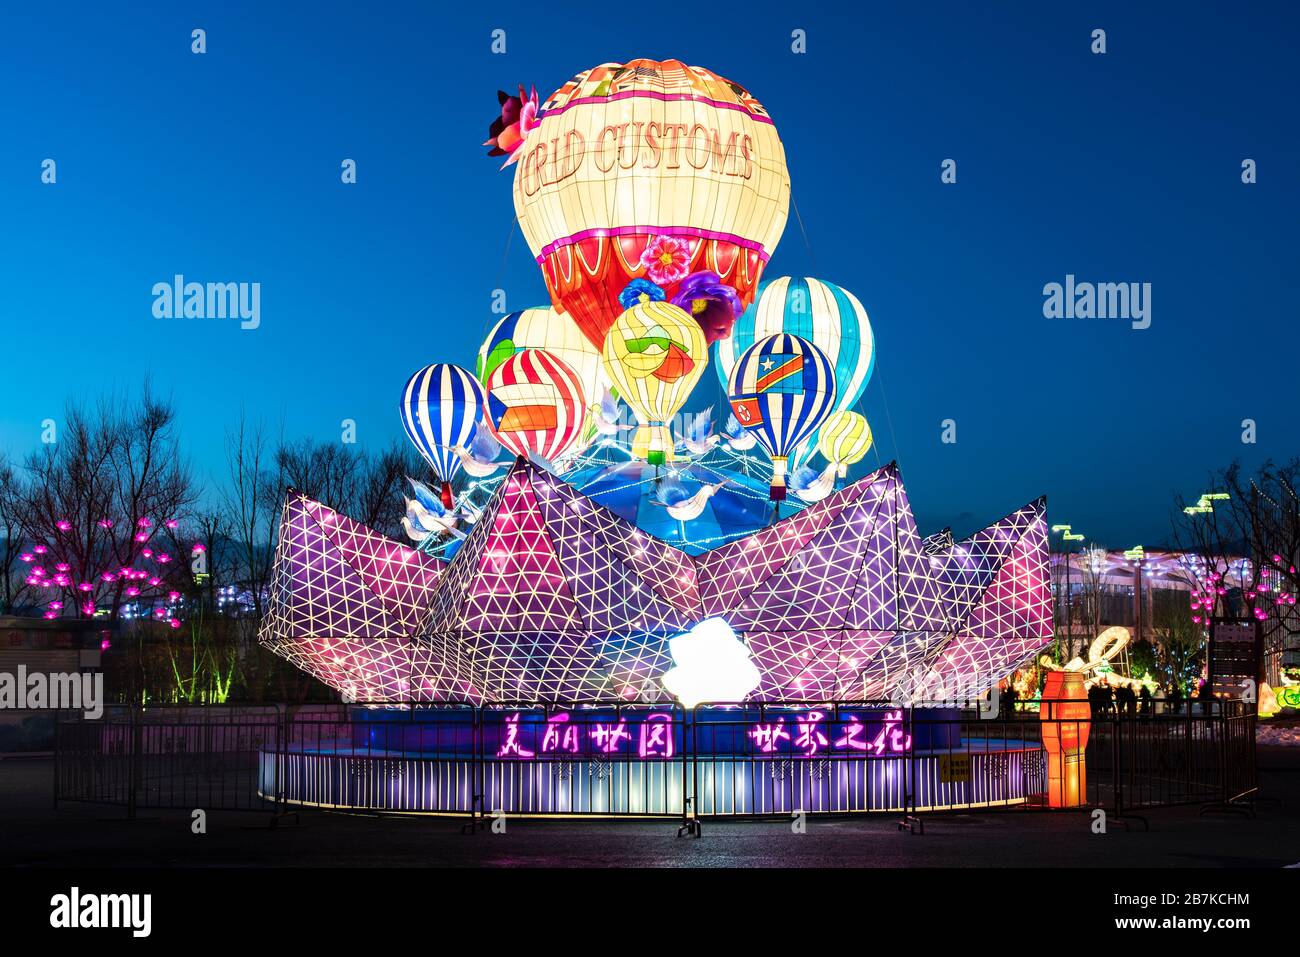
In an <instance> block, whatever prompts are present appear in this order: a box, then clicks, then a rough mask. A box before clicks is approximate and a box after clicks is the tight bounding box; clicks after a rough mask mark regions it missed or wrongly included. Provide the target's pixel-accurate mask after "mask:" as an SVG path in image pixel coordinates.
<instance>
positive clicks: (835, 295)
mask: <svg viewBox="0 0 1300 957" xmlns="http://www.w3.org/2000/svg"><path fill="white" fill-rule="evenodd" d="M779 332H784V333H789V334H790V335H794V336H799V337H800V338H801V339H807V340H809V341H810V342H812V343H813V345H815V346H817V348H819V349H821V351H822V352H824V353H826V355H827V356H829V357H830V360H831V364H832V366H833V367H834V369H835V384H836V398H835V411H837V412H839V411H846V410H849V409H852V408H853V407H854V406H856V405H857V404H858V399H860V398H861V397H862V393H863V392H864V391H865V390H866V388H867V382H868V381H869V380H870V379H871V372H872V370H873V369H874V368H875V364H876V348H875V338H874V336H873V335H872V332H871V321H870V320H869V319H868V318H867V311H866V310H865V309H863V308H862V303H860V302H858V300H857V297H856V296H854V295H853V293H851V292H849V291H848V290H847V289H842V288H840V287H839V286H837V285H835V284H834V283H831V282H826V281H824V280H821V279H794V278H791V277H790V276H780V277H778V278H776V279H773V280H770V281H768V282H764V283H763V284H762V285H761V286H759V288H758V296H757V297H756V298H755V300H754V302H753V304H752V305H750V307H749V308H748V309H746V310H745V312H744V315H742V316H741V317H740V319H739V320H737V322H736V328H735V330H734V331H733V332H732V335H731V338H729V339H725V340H722V341H719V342H718V344H717V346H716V347H715V352H714V357H713V362H714V367H715V368H716V369H717V372H718V381H719V382H721V383H722V387H723V388H724V389H725V388H727V383H728V381H729V380H730V378H731V370H732V369H733V368H735V365H736V360H737V359H738V358H739V356H740V354H741V353H743V352H744V351H745V350H746V349H748V348H749V347H750V346H752V345H753V344H754V343H756V342H758V341H759V340H761V339H764V338H766V337H767V336H772V335H776V334H777V333H779ZM814 447H815V443H814V442H809V443H808V445H807V447H806V448H805V449H803V450H801V453H800V458H802V455H803V453H811V452H812V450H813V448H814Z"/></svg>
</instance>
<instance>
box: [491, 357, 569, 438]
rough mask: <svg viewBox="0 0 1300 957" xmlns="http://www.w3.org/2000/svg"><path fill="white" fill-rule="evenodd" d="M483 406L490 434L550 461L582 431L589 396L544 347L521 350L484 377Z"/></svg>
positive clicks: (566, 364)
mask: <svg viewBox="0 0 1300 957" xmlns="http://www.w3.org/2000/svg"><path fill="white" fill-rule="evenodd" d="M487 410H488V422H489V423H490V424H491V426H492V433H493V435H495V436H496V437H497V440H498V441H499V442H500V443H501V444H502V445H504V446H505V447H506V448H508V449H509V450H510V451H512V452H514V453H515V454H516V455H523V456H527V455H528V453H529V452H530V451H532V452H535V453H536V454H538V455H540V456H542V457H543V458H546V459H554V458H557V457H558V456H560V455H562V454H563V453H564V452H565V451H567V450H568V449H569V447H570V446H572V445H573V443H574V442H576V441H577V439H578V436H579V435H580V434H581V433H582V426H583V423H584V421H585V420H586V417H587V397H586V396H585V395H584V394H583V390H582V380H581V379H580V378H578V373H577V372H575V371H574V369H573V367H572V366H570V365H569V364H568V363H567V362H565V361H564V360H563V359H561V358H559V357H558V356H556V355H555V354H554V353H551V352H547V351H546V350H545V349H524V350H523V351H522V352H519V353H518V354H516V355H513V356H511V357H510V358H509V359H507V360H506V361H505V362H503V363H501V365H499V366H497V367H496V368H495V369H493V370H492V374H491V375H490V376H488V381H487Z"/></svg>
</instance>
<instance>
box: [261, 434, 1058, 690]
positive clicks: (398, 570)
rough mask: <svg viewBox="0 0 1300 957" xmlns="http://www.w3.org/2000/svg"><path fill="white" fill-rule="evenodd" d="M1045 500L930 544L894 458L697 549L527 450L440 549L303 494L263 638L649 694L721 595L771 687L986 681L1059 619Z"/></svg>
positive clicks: (320, 651)
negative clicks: (754, 527)
mask: <svg viewBox="0 0 1300 957" xmlns="http://www.w3.org/2000/svg"><path fill="white" fill-rule="evenodd" d="M1044 510H1045V502H1044V501H1043V500H1042V499H1039V500H1038V501H1035V502H1032V503H1030V504H1029V505H1026V506H1025V507H1024V508H1021V509H1018V510H1017V511H1015V512H1013V513H1011V514H1010V515H1008V516H1007V517H1006V518H1004V519H1002V520H1001V521H999V522H996V523H994V524H993V525H990V526H989V527H988V528H986V529H984V530H982V531H980V532H977V533H976V534H974V535H972V536H971V537H970V538H967V539H964V540H962V541H958V542H953V543H952V544H951V545H946V546H945V544H944V543H942V542H941V543H939V544H937V545H936V544H935V543H934V542H928V543H925V546H924V548H923V542H922V538H921V536H920V534H919V533H918V532H917V529H916V523H915V521H914V519H913V517H912V511H911V507H910V506H909V504H908V501H907V496H906V493H905V492H904V490H903V485H902V482H901V480H900V479H899V475H898V470H897V468H896V467H895V466H894V465H892V464H891V465H888V466H886V467H885V468H882V469H880V470H879V471H877V472H874V473H873V474H871V475H869V476H867V477H865V478H863V479H861V480H860V481H858V482H855V483H854V484H852V485H850V486H848V487H846V488H843V489H840V490H839V491H836V492H834V493H832V494H831V495H829V496H827V497H826V498H825V499H823V500H822V501H820V502H817V503H816V504H814V505H812V506H810V507H808V508H806V509H804V510H803V511H800V512H797V513H795V514H793V515H791V516H789V517H787V518H785V519H783V520H781V521H779V522H776V523H774V524H773V525H771V526H769V527H767V528H763V529H760V530H759V531H757V532H755V533H754V534H752V535H749V536H747V537H746V538H743V539H739V540H737V541H733V542H730V543H728V544H726V545H723V546H722V547H720V548H717V549H714V550H713V551H709V552H705V553H704V554H702V555H698V556H695V557H692V556H689V555H687V554H686V553H684V552H681V551H679V550H677V549H675V548H673V547H672V546H670V545H668V544H666V543H664V542H662V541H659V540H658V539H655V538H654V537H652V536H650V535H648V534H646V533H645V532H643V531H641V530H640V529H638V528H637V527H636V526H634V525H632V524H631V523H629V522H627V521H626V520H624V519H622V518H620V517H619V516H618V515H616V514H615V513H613V512H611V511H609V510H607V509H605V508H603V507H601V506H599V505H597V504H595V503H594V502H592V501H591V500H590V499H588V498H586V497H585V496H584V495H582V493H581V492H579V491H577V490H576V489H575V488H573V486H571V485H568V484H567V483H565V482H564V481H562V480H560V479H558V478H556V477H555V476H553V475H551V474H549V473H548V472H546V471H543V470H540V469H538V468H536V467H535V466H533V465H532V464H530V463H528V462H526V461H523V460H520V461H518V462H516V464H515V466H514V467H513V468H512V469H511V471H510V473H509V475H508V476H507V477H506V479H505V481H503V482H502V483H501V486H500V487H499V489H498V490H497V492H496V494H495V496H494V498H493V499H492V501H491V502H490V503H489V504H488V506H487V507H486V508H485V509H484V511H483V515H482V517H481V519H480V520H479V521H478V522H477V523H476V524H475V526H474V528H473V530H472V531H471V532H470V534H469V536H468V537H467V538H466V540H465V541H464V542H463V543H462V544H461V547H460V549H459V550H458V551H457V552H456V554H455V556H454V557H453V558H452V560H451V561H450V563H448V564H446V565H445V566H440V565H439V564H438V563H436V562H435V561H434V560H432V559H429V558H427V557H426V556H423V555H419V553H416V552H414V551H412V550H411V549H407V548H404V547H403V546H400V545H397V544H396V543H393V542H388V540H387V539H384V538H382V536H378V535H376V534H375V533H374V532H370V531H369V530H368V529H364V528H363V527H362V526H358V525H356V524H355V523H349V522H348V520H347V519H345V518H343V517H342V516H338V515H335V514H334V513H333V512H329V511H328V510H327V509H323V508H322V507H321V506H319V505H316V504H315V503H311V502H309V501H307V500H305V499H302V498H301V496H297V497H295V496H293V495H291V496H290V501H289V502H288V503H287V504H286V507H285V516H286V517H285V526H284V530H283V533H282V535H281V541H280V552H279V554H278V555H277V560H276V576H275V591H276V596H277V599H276V601H274V602H273V606H274V607H275V614H274V615H273V616H271V617H268V623H267V625H266V626H265V628H264V631H263V636H264V637H263V640H264V641H265V642H266V644H267V645H268V646H269V647H271V648H273V649H274V650H276V651H277V652H279V653H281V654H284V655H286V657H289V658H290V659H291V660H293V661H295V662H296V663H298V664H299V665H301V666H302V667H304V668H306V669H307V670H309V671H311V672H312V673H313V674H315V675H317V676H318V677H320V678H321V679H322V680H324V681H326V682H328V683H329V684H331V685H333V686H334V687H338V688H341V689H344V688H346V689H347V690H348V692H349V694H350V695H352V696H353V697H354V698H356V699H357V700H371V701H377V700H408V699H409V700H417V701H420V700H468V701H473V702H484V701H490V702H499V701H520V702H525V701H530V702H531V701H566V702H572V701H591V700H606V701H607V700H611V699H615V698H618V699H623V700H640V701H654V700H660V699H662V698H664V697H665V692H664V691H663V689H662V687H661V685H660V679H661V677H662V675H663V673H664V672H665V671H666V670H667V669H668V668H670V667H671V666H672V659H671V655H670V654H669V651H668V640H669V639H670V638H672V637H674V636H676V635H678V634H680V633H681V632H683V631H684V630H686V629H687V628H689V627H691V625H692V624H694V623H695V622H698V621H700V620H702V619H704V618H707V617H710V616H713V615H722V616H723V617H725V618H726V619H727V621H728V622H729V623H730V624H731V626H732V628H734V629H735V631H736V632H737V634H739V635H740V636H741V637H742V638H743V639H744V640H745V642H746V643H747V644H748V646H749V648H750V651H751V654H752V655H753V658H754V661H755V664H756V665H757V666H758V670H759V673H760V676H761V683H760V685H759V687H758V689H757V690H756V691H755V692H754V694H753V695H752V697H753V698H755V699H758V700H765V701H788V700H828V699H835V700H853V699H876V698H884V697H889V698H926V697H930V698H932V697H939V696H949V697H950V696H964V695H974V694H978V693H980V692H982V691H983V690H986V689H987V688H988V687H989V686H990V685H991V684H993V683H994V682H996V681H998V680H999V679H1001V678H1003V677H1005V676H1006V675H1007V674H1008V673H1009V672H1011V671H1012V670H1014V669H1015V668H1016V667H1018V666H1019V665H1021V664H1023V663H1024V662H1025V661H1026V660H1028V659H1029V658H1031V657H1032V656H1033V655H1034V654H1035V653H1036V652H1037V651H1038V650H1039V649H1040V648H1041V647H1042V646H1043V645H1044V644H1046V642H1047V641H1048V640H1049V639H1050V637H1051V626H1052V622H1051V592H1050V581H1049V576H1048V566H1047V529H1046V519H1045V516H1044ZM389 546H391V548H392V549H393V551H388V550H386V549H387V548H388V547H389ZM397 554H401V555H402V556H404V557H402V558H401V559H400V560H396V561H394V560H393V559H392V558H390V557H389V556H393V555H397ZM379 555H382V556H384V558H382V559H380V558H378V557H377V556H379ZM407 555H410V556H416V557H413V558H407V557H405V556H407ZM297 556H308V558H307V559H305V560H304V559H303V558H301V557H297ZM307 566H310V567H311V569H312V570H311V571H310V572H308V571H306V570H305V568H306V567H307ZM391 579H396V580H391ZM367 596H369V597H367ZM308 626H309V627H308ZM309 632H310V634H308V633H309ZM326 634H328V636H329V637H328V643H323V636H324V635H326ZM406 638H409V639H410V643H408V642H406V641H404V640H403V639H406ZM385 656H387V660H386V661H385V660H382V659H384V657H385ZM404 679H406V680H404ZM395 688H402V689H405V690H404V691H403V692H402V694H400V695H395V694H393V693H392V691H393V689H395Z"/></svg>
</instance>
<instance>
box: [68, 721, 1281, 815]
mask: <svg viewBox="0 0 1300 957" xmlns="http://www.w3.org/2000/svg"><path fill="white" fill-rule="evenodd" d="M1085 726H1086V729H1087V745H1086V749H1085V750H1084V756H1085V759H1086V761H1085V765H1086V785H1085V787H1084V789H1083V791H1082V797H1083V800H1082V804H1081V805H1080V806H1083V807H1088V808H1105V809H1107V811H1108V812H1109V813H1112V814H1115V815H1118V816H1122V815H1123V814H1125V813H1126V812H1128V813H1131V812H1136V811H1139V810H1142V809H1147V808H1153V807H1163V806H1170V805H1177V804H1202V805H1220V806H1236V805H1239V804H1240V802H1242V801H1244V800H1246V799H1248V798H1249V797H1250V796H1251V795H1252V794H1253V792H1254V791H1255V789H1256V775H1255V748H1254V733H1255V715H1254V714H1253V712H1252V711H1251V710H1250V708H1249V707H1248V706H1246V705H1243V704H1242V703H1241V702H1219V701H1215V702H1203V703H1197V704H1184V705H1182V706H1181V707H1177V708H1176V707H1173V706H1166V705H1162V706H1161V707H1160V708H1159V709H1158V710H1156V711H1152V712H1148V713H1139V714H1119V713H1115V712H1104V713H1098V714H1095V715H1092V716H1091V717H1089V718H1080V717H1074V716H1072V717H1068V718H1067V717H1062V716H1058V715H1057V714H1054V713H1051V712H1050V710H1049V711H1045V712H1043V713H1042V714H1039V713H1037V712H1033V711H1016V712H1013V713H1006V712H1003V713H999V714H989V713H986V712H983V711H980V710H979V709H978V708H961V707H957V706H950V707H945V708H937V707H924V708H923V707H915V708H913V707H897V706H894V705H891V704H889V703H887V702H836V703H816V702H807V703H800V704H782V705H752V706H735V707H716V706H711V707H700V708H696V709H693V710H690V711H687V710H685V709H683V708H681V707H680V706H676V705H667V704H665V705H641V704H626V703H617V704H610V703H571V704H566V705H563V706H561V705H554V704H552V705H538V704H535V703H527V702H520V703H509V704H497V705H491V706H475V705H473V704H471V703H469V702H452V703H447V704H440V705H418V706H415V705H410V706H408V705H392V706H385V707H380V708H376V707H374V706H367V707H365V708H361V707H357V706H351V707H348V706H333V707H331V706H311V707H302V708H288V707H284V706H266V707H258V708H239V707H190V708H182V707H177V708H148V709H140V708H119V709H115V710H112V711H110V712H109V713H108V714H106V715H105V716H104V717H103V718H102V719H100V720H97V721H87V720H84V719H73V718H68V719H66V720H61V721H60V722H59V723H58V724H57V726H56V732H55V743H56V749H55V762H56V763H55V795H54V797H55V802H56V803H58V802H60V801H91V802H98V803H105V804H115V805H120V806H123V807H125V808H126V809H127V813H128V814H129V815H133V814H135V812H136V811H137V809H141V808H200V807H201V808H207V809H240V810H256V809H263V810H267V811H270V812H281V811H284V810H285V809H287V808H289V807H298V806H306V807H334V808H348V809H360V810H367V811H375V812H415V813H439V814H448V815H459V816H463V817H464V818H465V820H466V822H467V823H469V824H472V825H473V826H475V827H477V826H481V825H483V824H485V823H486V822H488V821H489V820H490V819H491V817H492V816H493V815H494V814H501V815H510V816H517V815H529V816H551V817H558V816H568V817H583V816H601V817H610V816H620V817H623V816H626V817H660V818H673V819H680V820H681V821H682V822H684V823H685V824H686V825H687V826H688V827H693V828H698V822H699V821H700V820H702V819H720V818H747V817H760V816H775V815H780V816H788V815H789V814H791V813H795V812H804V813H807V814H852V813H868V812H890V813H894V814H899V815H902V816H903V817H904V818H906V819H909V820H914V819H915V817H916V815H918V814H921V813H924V812H934V811H942V810H970V809H976V808H1021V809H1024V808H1045V807H1046V806H1047V803H1048V802H1047V791H1048V787H1047V777H1048V766H1047V753H1046V748H1045V739H1047V738H1049V737H1059V736H1060V735H1059V734H1057V735H1052V734H1051V733H1050V732H1053V731H1055V732H1064V731H1066V730H1069V731H1075V732H1077V731H1079V730H1080V729H1082V728H1084V727H1085Z"/></svg>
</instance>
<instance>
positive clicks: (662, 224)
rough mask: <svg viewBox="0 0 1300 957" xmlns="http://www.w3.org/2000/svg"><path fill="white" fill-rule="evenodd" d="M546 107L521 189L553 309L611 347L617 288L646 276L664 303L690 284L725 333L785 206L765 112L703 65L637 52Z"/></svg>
mask: <svg viewBox="0 0 1300 957" xmlns="http://www.w3.org/2000/svg"><path fill="white" fill-rule="evenodd" d="M540 115H541V121H540V123H539V124H538V125H537V126H536V128H533V129H530V130H529V131H528V134H527V137H526V139H525V140H524V141H523V144H522V146H520V147H519V150H518V152H519V153H520V154H521V155H520V158H519V160H518V162H517V164H516V165H515V179H514V201H515V213H516V216H517V218H518V220H519V225H520V227H521V228H522V229H523V232H524V236H525V238H526V239H527V241H528V245H529V248H530V249H531V250H532V252H533V255H534V256H536V257H537V261H538V263H539V264H540V265H541V267H542V272H543V274H544V275H545V278H546V286H547V289H548V291H549V292H550V294H551V299H552V301H553V302H554V303H555V305H556V307H557V308H558V309H560V310H563V311H564V312H567V313H568V314H569V315H571V316H573V319H574V321H575V322H576V323H577V324H578V326H579V328H581V329H582V331H583V333H584V334H585V335H586V336H587V338H588V339H589V340H590V341H591V343H592V344H593V345H595V346H596V347H597V348H602V347H603V345H604V342H605V336H606V334H607V333H608V332H609V330H610V327H611V326H613V324H614V320H615V319H617V318H618V316H619V314H620V313H621V312H622V311H623V309H624V308H625V306H626V303H620V302H619V293H621V292H622V291H623V290H624V289H625V288H626V287H627V285H628V283H629V282H631V281H632V280H633V279H645V280H648V281H650V282H652V283H654V284H656V285H657V286H659V287H661V288H662V289H663V290H664V294H665V299H666V300H668V301H676V297H677V296H678V295H679V293H683V292H684V293H686V294H687V296H688V297H689V298H688V299H687V300H684V301H682V302H678V305H682V306H683V308H684V309H685V310H686V311H687V312H688V313H689V314H690V315H693V316H696V317H698V321H699V322H700V323H701V325H702V326H705V327H707V331H706V335H707V338H709V340H710V341H712V340H713V339H714V338H717V337H720V336H723V335H726V334H727V333H728V332H729V331H730V325H731V322H732V319H731V318H730V317H729V316H728V314H727V310H726V309H724V308H722V306H723V305H724V304H726V303H727V302H728V301H729V299H730V297H731V296H734V297H735V305H738V306H741V307H743V306H745V305H747V304H748V303H749V302H750V301H751V300H752V299H753V296H754V292H755V290H756V288H757V286H758V283H759V278H760V276H761V275H762V272H763V267H764V266H765V265H766V263H767V261H768V259H769V258H770V257H771V255H772V251H773V250H774V249H775V248H776V244H777V242H778V241H779V240H780V238H781V233H782V231H783V230H784V229H785V221H786V216H787V214H788V212H789V205H790V176H789V172H788V171H787V169H786V163H785V150H784V149H783V148H782V146H781V141H780V139H779V138H778V137H777V134H776V127H775V126H774V125H773V123H772V120H771V117H769V116H768V115H767V111H766V110H764V109H763V107H762V106H761V105H760V104H759V102H758V101H757V100H755V99H754V97H753V96H751V95H750V93H749V91H748V90H746V89H744V88H743V87H741V86H739V85H737V84H735V83H732V82H731V81H729V80H726V79H723V78H722V77H720V76H718V75H716V74H714V73H712V72H710V71H709V70H706V69H704V68H703V67H697V66H687V65H686V64H684V63H681V62H679V61H677V60H664V61H662V62H659V61H656V60H645V59H638V60H631V61H629V62H627V63H624V64H619V63H606V64H603V65H601V66H598V67H594V68H592V69H590V70H585V71H583V72H582V73H579V74H578V75H577V76H575V77H574V78H573V79H572V80H570V81H569V82H568V83H566V84H564V86H562V87H560V89H558V90H556V91H555V92H554V93H552V94H551V95H550V96H549V97H548V98H547V99H546V101H545V102H544V103H542V104H541V112H540ZM706 274H707V275H706ZM690 277H695V278H694V279H693V280H692V279H691V278H690ZM710 287H712V291H709V288H710ZM724 287H725V288H724Z"/></svg>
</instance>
